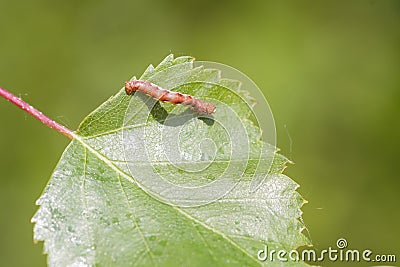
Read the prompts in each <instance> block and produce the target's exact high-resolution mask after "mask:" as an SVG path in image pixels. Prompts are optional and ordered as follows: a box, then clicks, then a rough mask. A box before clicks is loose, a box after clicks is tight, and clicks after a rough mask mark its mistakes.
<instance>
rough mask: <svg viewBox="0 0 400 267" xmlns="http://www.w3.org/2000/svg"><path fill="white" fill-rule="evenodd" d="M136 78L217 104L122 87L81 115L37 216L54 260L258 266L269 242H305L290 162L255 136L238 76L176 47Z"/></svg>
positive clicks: (37, 233) (285, 245)
mask: <svg viewBox="0 0 400 267" xmlns="http://www.w3.org/2000/svg"><path fill="white" fill-rule="evenodd" d="M140 79H143V80H148V81H151V82H153V83H155V84H157V85H160V86H161V87H163V88H168V89H171V90H174V91H179V92H182V93H186V94H190V95H193V96H196V97H198V98H201V99H204V100H209V101H212V102H213V103H215V104H216V105H217V112H216V113H215V114H213V115H212V116H199V114H197V113H196V112H195V111H193V110H191V109H188V108H187V107H185V106H182V105H172V104H169V103H160V102H157V101H155V100H154V99H152V98H151V97H148V96H146V95H144V94H142V93H135V95H134V96H128V95H126V94H125V92H124V90H123V89H121V91H120V92H119V93H117V94H116V95H115V96H113V97H111V98H110V99H109V100H107V101H106V102H105V103H103V104H102V105H101V106H100V107H99V108H97V109H96V110H95V111H93V112H92V113H91V114H90V115H89V116H88V117H86V118H85V119H84V120H83V122H82V123H81V125H80V126H79V129H78V131H77V134H76V136H75V138H74V140H73V141H72V142H71V143H70V144H69V146H68V147H67V148H66V150H65V151H64V154H63V155H62V157H61V159H60V161H59V163H58V165H57V167H56V169H55V171H54V173H53V175H52V177H51V179H50V182H49V184H48V185H47V187H46V189H45V191H44V193H43V195H42V196H41V197H40V198H39V200H38V201H37V204H38V205H39V206H40V207H39V210H38V211H37V213H36V215H35V216H34V218H33V219H32V221H33V222H34V223H35V227H34V238H35V240H42V241H44V244H45V245H44V248H45V253H47V254H48V263H49V265H50V266H94V265H100V266H110V265H112V266H207V265H208V266H260V265H263V264H267V263H268V264H271V262H268V261H266V262H260V261H259V260H258V259H257V252H258V251H259V250H260V249H264V245H268V249H269V250H272V249H275V250H279V249H285V250H287V251H290V250H291V249H294V248H296V247H298V246H301V245H304V244H309V241H308V239H307V238H306V237H305V236H304V235H303V234H302V233H301V231H302V230H303V229H304V227H305V226H304V225H303V224H302V222H301V221H300V220H299V218H300V216H301V210H300V208H301V206H302V205H303V204H304V202H305V201H304V199H303V198H302V197H301V196H300V195H299V194H298V193H297V191H296V189H297V187H298V185H297V184H296V183H295V182H294V181H293V180H291V179H290V178H288V177H287V176H285V175H283V174H282V172H283V170H284V168H285V166H286V164H287V163H288V160H287V159H286V158H285V157H283V156H281V155H279V154H277V153H275V152H276V151H275V148H274V147H273V146H271V145H268V144H266V143H263V142H262V141H261V140H260V137H261V133H260V130H259V128H258V126H257V123H256V119H255V116H254V114H253V113H252V110H251V107H249V105H248V104H247V103H246V100H248V99H247V98H249V96H248V95H247V93H246V92H245V91H242V90H240V88H239V87H240V83H238V82H236V81H231V80H228V79H223V78H221V73H220V72H219V71H218V70H213V69H206V68H202V67H197V68H194V67H193V58H191V57H178V58H175V59H174V57H173V56H172V55H170V56H168V57H167V58H165V59H164V61H162V62H161V63H160V64H159V65H158V66H157V67H155V68H154V67H153V66H151V65H150V66H149V67H148V68H147V70H146V71H145V73H144V74H143V75H142V77H141V78H140ZM254 179H258V180H260V181H261V184H260V185H259V186H258V188H257V189H256V190H255V191H254V190H250V188H251V182H252V181H254ZM272 264H276V265H280V264H281V263H279V262H276V261H275V262H272ZM292 264H294V265H296V266H297V265H299V264H302V263H298V262H297V263H292ZM286 265H287V264H286Z"/></svg>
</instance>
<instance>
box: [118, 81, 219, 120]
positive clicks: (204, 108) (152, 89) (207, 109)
mask: <svg viewBox="0 0 400 267" xmlns="http://www.w3.org/2000/svg"><path fill="white" fill-rule="evenodd" d="M135 91H140V92H142V93H145V94H146V95H149V96H151V97H153V98H155V99H157V100H160V101H165V102H168V103H171V104H182V105H185V106H191V107H193V108H194V109H195V110H197V111H198V112H199V113H205V114H212V113H214V112H215V110H216V107H215V105H214V104H212V103H208V102H204V101H202V100H200V99H198V98H196V97H193V96H190V95H186V94H181V93H178V92H172V91H169V90H166V89H163V88H161V87H159V86H157V85H155V84H153V83H151V82H148V81H141V80H131V81H127V82H125V92H126V93H127V94H128V95H131V94H132V93H133V92H135Z"/></svg>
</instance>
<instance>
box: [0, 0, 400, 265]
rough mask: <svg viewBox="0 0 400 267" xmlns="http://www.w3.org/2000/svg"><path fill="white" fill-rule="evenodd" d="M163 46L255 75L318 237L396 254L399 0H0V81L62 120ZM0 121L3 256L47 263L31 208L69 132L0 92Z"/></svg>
mask: <svg viewBox="0 0 400 267" xmlns="http://www.w3.org/2000/svg"><path fill="white" fill-rule="evenodd" d="M171 52H172V53H174V54H175V55H177V56H179V55H193V56H195V57H196V58H197V59H198V60H208V61H217V62H221V63H225V64H228V65H231V66H232V67H235V68H237V69H239V70H241V71H242V72H244V73H246V74H247V75H248V76H249V77H251V78H252V79H253V80H254V81H255V82H256V83H257V84H258V85H259V87H260V88H262V90H263V92H264V94H265V96H266V97H267V100H268V101H269V104H270V106H271V108H272V111H273V113H274V116H275V120H276V126H277V133H278V146H279V147H280V148H281V149H282V152H283V154H285V155H287V156H288V157H290V158H291V159H292V160H293V161H295V162H296V165H294V166H290V168H288V169H287V171H286V173H287V174H288V175H290V176H291V177H292V178H293V179H294V180H295V181H297V182H298V183H299V184H300V185H301V188H300V189H299V191H300V193H301V194H302V195H303V196H304V197H305V198H306V199H307V200H308V201H309V204H307V205H305V206H304V208H303V211H304V221H305V223H306V225H307V226H308V230H309V232H310V234H311V239H312V241H313V243H314V245H315V246H316V248H317V249H325V248H328V247H329V246H332V247H335V244H336V240H337V239H338V238H341V237H343V238H346V239H347V241H348V243H349V247H351V248H359V249H367V248H368V249H371V250H372V251H374V252H375V253H390V254H397V258H398V261H399V260H400V241H399V237H400V227H399V221H400V208H399V204H400V194H399V193H398V191H399V187H400V176H399V175H398V170H397V167H398V166H399V165H398V164H399V159H400V156H399V153H400V141H399V137H400V131H399V130H400V129H399V128H400V127H399V126H400V123H399V115H400V2H399V1H254V2H252V1H242V2H239V1H211V0H203V1H184V0H171V1H122V0H117V1H93V0H92V1H90V0H87V1H77V0H75V1H51V0H34V1H4V0H0V86H2V87H4V88H6V89H8V90H10V91H12V92H13V93H15V94H16V95H19V96H21V97H22V98H23V99H24V100H26V101H28V102H29V103H31V104H32V105H34V106H35V107H37V108H38V109H40V110H41V111H43V112H44V113H45V114H47V115H49V116H50V117H52V118H54V119H56V120H58V121H60V122H62V123H63V124H65V125H67V126H68V127H70V128H72V129H76V127H77V126H78V124H79V122H80V121H81V120H82V119H83V118H84V117H85V116H86V115H87V114H88V113H89V112H90V111H92V110H93V109H94V108H96V107H97V106H98V105H99V104H101V103H102V102H103V101H105V100H106V99H107V98H108V97H109V96H111V95H112V94H114V93H115V92H116V91H117V90H118V89H119V88H121V87H122V85H123V82H124V81H125V80H126V79H128V78H130V77H131V76H132V75H134V74H135V75H138V76H140V74H141V73H142V72H143V70H144V69H145V68H146V67H147V66H148V65H149V64H150V63H153V64H158V63H159V62H160V60H162V59H163V58H164V57H165V56H166V55H167V54H169V53H171ZM0 129H1V130H0V149H1V151H0V168H1V174H0V177H1V179H0V183H1V185H0V207H1V210H0V214H1V220H0V240H1V242H0V265H2V266H44V265H45V262H46V258H45V256H43V255H42V244H38V245H34V244H33V241H32V224H31V223H30V219H31V217H32V216H33V214H34V213H35V211H36V209H37V207H36V206H35V204H34V202H35V200H36V199H37V198H38V197H39V195H40V194H41V192H42V190H43V188H44V187H45V185H46V183H47V181H48V179H49V177H50V175H51V173H52V170H53V168H54V167H55V165H56V163H57V161H58V159H59V157H60V156H61V153H62V152H63V150H64V148H65V146H66V145H67V144H68V142H69V140H67V138H65V137H64V136H62V135H60V134H58V133H57V132H55V131H52V130H50V129H49V128H47V127H45V126H43V125H42V124H40V123H39V122H38V121H36V120H35V119H33V118H31V117H30V116H28V115H27V114H25V113H24V112H22V111H20V110H18V109H17V108H16V107H14V106H13V105H11V104H9V103H7V102H6V101H5V100H4V99H0ZM339 265H340V264H339Z"/></svg>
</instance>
